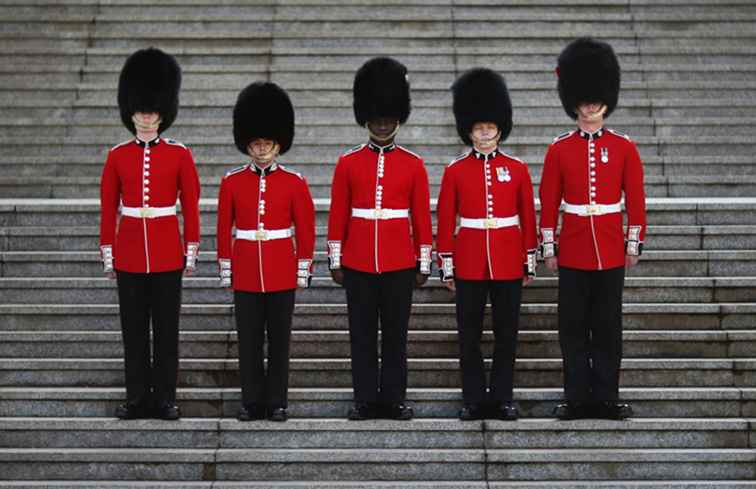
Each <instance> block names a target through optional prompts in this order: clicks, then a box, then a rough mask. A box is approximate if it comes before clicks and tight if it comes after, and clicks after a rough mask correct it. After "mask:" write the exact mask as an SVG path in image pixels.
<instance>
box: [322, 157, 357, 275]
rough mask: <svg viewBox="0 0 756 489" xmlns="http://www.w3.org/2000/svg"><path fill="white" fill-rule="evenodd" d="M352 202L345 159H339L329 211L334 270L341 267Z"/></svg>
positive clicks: (329, 250)
mask: <svg viewBox="0 0 756 489" xmlns="http://www.w3.org/2000/svg"><path fill="white" fill-rule="evenodd" d="M351 203H352V196H351V194H350V190H349V175H348V172H347V167H346V164H345V163H344V160H343V159H339V161H338V163H336V169H335V170H334V172H333V183H332V184H331V208H330V211H329V213H328V261H329V267H330V268H331V269H332V270H335V269H338V268H341V244H342V242H343V241H344V239H345V238H346V234H347V225H348V224H349V218H350V215H351V211H352V208H351V205H352V204H351Z"/></svg>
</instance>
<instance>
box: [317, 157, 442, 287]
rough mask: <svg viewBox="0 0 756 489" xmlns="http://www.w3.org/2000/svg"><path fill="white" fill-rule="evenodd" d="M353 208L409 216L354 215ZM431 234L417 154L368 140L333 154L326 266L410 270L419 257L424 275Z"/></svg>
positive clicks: (422, 168)
mask: <svg viewBox="0 0 756 489" xmlns="http://www.w3.org/2000/svg"><path fill="white" fill-rule="evenodd" d="M355 208H357V209H369V210H374V209H377V210H378V211H381V210H386V211H389V212H392V211H402V210H404V211H406V210H409V218H407V217H399V218H392V219H381V218H379V219H366V218H363V217H355V216H353V215H352V212H353V211H352V210H353V209H355ZM376 212H377V211H376ZM378 214H380V212H378ZM410 224H411V226H410ZM432 234H433V231H432V226H431V215H430V192H429V189H428V174H427V173H426V171H425V165H424V164H423V160H422V159H421V158H420V157H419V156H417V155H416V154H414V153H412V152H411V151H408V150H406V149H405V148H403V147H401V146H398V145H396V144H391V145H389V146H386V147H383V148H381V147H379V146H376V145H375V144H373V143H368V144H365V145H362V146H358V147H356V148H354V149H352V150H351V151H349V152H347V153H346V154H344V155H342V156H341V157H340V158H339V161H338V163H337V164H336V169H335V171H334V174H333V185H332V187H331V211H330V214H329V216H328V256H329V259H330V266H331V268H332V269H336V268H340V267H341V265H344V266H346V267H348V268H351V269H354V270H359V271H362V272H368V273H382V272H391V271H395V270H403V269H407V268H415V267H416V266H417V265H418V260H419V261H420V263H419V265H420V271H421V272H422V273H425V274H429V273H430V262H431V249H432V246H433V237H432Z"/></svg>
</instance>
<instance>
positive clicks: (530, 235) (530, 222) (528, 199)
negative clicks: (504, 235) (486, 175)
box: [518, 165, 538, 275]
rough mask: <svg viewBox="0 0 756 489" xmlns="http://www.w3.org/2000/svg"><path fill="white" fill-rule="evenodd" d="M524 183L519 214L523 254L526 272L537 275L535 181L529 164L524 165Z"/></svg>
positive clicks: (522, 184)
mask: <svg viewBox="0 0 756 489" xmlns="http://www.w3.org/2000/svg"><path fill="white" fill-rule="evenodd" d="M522 173H523V176H522V183H521V184H520V185H521V186H520V193H519V202H518V208H519V216H520V229H521V230H522V247H523V250H522V251H523V256H524V257H525V272H526V273H527V274H528V275H535V267H536V262H535V260H536V248H537V247H538V238H537V237H536V217H535V202H534V199H533V182H532V181H531V180H530V172H529V171H528V167H527V165H523V169H522Z"/></svg>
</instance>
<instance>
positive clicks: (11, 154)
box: [0, 0, 756, 489]
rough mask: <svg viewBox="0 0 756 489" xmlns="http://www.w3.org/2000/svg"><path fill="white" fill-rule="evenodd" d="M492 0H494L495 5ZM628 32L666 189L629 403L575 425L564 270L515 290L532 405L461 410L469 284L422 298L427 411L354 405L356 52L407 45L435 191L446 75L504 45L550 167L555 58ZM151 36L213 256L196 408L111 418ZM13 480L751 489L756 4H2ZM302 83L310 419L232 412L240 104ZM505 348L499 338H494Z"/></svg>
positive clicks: (514, 143)
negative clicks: (243, 92) (330, 246)
mask: <svg viewBox="0 0 756 489" xmlns="http://www.w3.org/2000/svg"><path fill="white" fill-rule="evenodd" d="M487 4H493V5H492V6H491V5H487ZM586 34H590V35H593V36H596V37H599V38H602V39H605V40H608V41H610V42H611V43H612V44H613V45H614V47H615V49H616V51H617V54H618V56H619V57H620V61H621V64H622V67H623V92H622V95H621V98H620V108H619V109H618V110H617V111H616V113H615V114H614V115H613V116H612V118H611V120H610V126H611V127H613V128H616V129H618V130H620V131H622V132H626V133H628V134H630V135H631V136H632V137H633V139H634V140H635V141H636V142H637V144H638V146H639V149H640V151H641V155H642V156H643V159H644V162H645V168H646V185H647V193H648V195H649V201H648V218H649V224H650V226H649V232H648V238H647V251H646V253H645V254H644V257H643V260H642V261H641V264H640V265H639V266H638V267H637V268H635V269H633V270H632V271H630V273H629V274H628V279H627V280H626V285H627V287H626V290H625V306H624V310H625V329H626V332H625V344H624V345H625V360H624V362H623V371H622V376H623V379H622V397H623V398H624V399H627V400H629V401H630V402H632V403H633V406H634V408H635V410H636V414H637V415H636V417H635V418H633V419H631V420H628V421H625V422H611V421H598V420H591V421H588V420H586V421H575V422H558V421H555V420H554V419H553V418H551V417H550V410H551V408H552V406H553V404H554V403H555V402H556V401H557V400H559V399H560V397H561V360H560V353H559V345H558V339H557V334H556V303H555V301H556V278H555V277H553V276H551V275H550V274H549V273H548V272H546V271H545V270H539V272H540V277H539V278H538V279H537V281H536V283H535V284H534V285H532V286H530V287H529V288H528V289H527V291H526V293H525V295H524V301H523V308H522V314H523V317H522V332H521V334H520V341H519V345H518V360H517V376H516V385H517V389H516V398H517V400H518V401H519V403H520V405H521V408H522V412H523V418H522V419H521V420H520V421H518V422H515V423H505V422H498V421H481V422H465V423H463V422H459V421H457V420H456V418H455V415H456V411H457V409H458V407H459V405H460V402H461V393H460V391H459V374H458V365H457V360H456V354H457V353H456V333H455V323H454V307H453V303H452V296H451V295H450V294H449V293H448V292H447V291H446V290H445V289H443V288H442V287H441V286H440V284H439V282H438V281H437V280H431V281H430V282H429V284H428V285H427V286H426V287H424V288H423V289H421V290H418V291H417V292H416V295H415V304H414V306H413V308H414V310H413V315H412V319H411V323H410V329H411V331H410V336H409V337H410V343H409V351H410V390H409V400H410V402H411V403H412V404H413V405H414V406H415V409H416V413H417V418H416V419H415V420H413V421H411V422H404V423H402V422H390V421H371V422H364V423H350V422H347V421H345V420H344V415H345V413H346V410H347V407H348V405H349V403H350V401H351V389H350V370H349V344H348V333H347V327H346V306H345V303H344V302H345V297H344V292H343V291H342V290H341V289H339V288H337V287H336V286H335V285H334V284H333V283H332V282H331V281H330V279H329V278H328V273H327V270H326V263H325V256H324V251H325V238H324V233H325V222H326V216H327V209H328V201H327V197H328V193H329V185H330V178H331V174H332V169H333V164H334V162H335V161H336V158H337V157H338V155H339V154H340V153H341V152H342V151H343V150H345V149H346V148H348V147H350V146H352V145H354V144H358V143H360V142H362V141H363V140H364V138H365V135H364V134H363V131H361V130H360V129H359V128H357V127H355V125H354V123H353V116H352V110H351V83H352V77H353V74H354V71H355V70H356V68H357V67H358V66H359V65H360V64H361V63H362V62H363V61H364V60H366V59H367V58H369V57H371V56H375V55H391V56H396V57H397V58H399V59H401V60H402V61H403V62H405V63H406V64H407V66H408V67H409V70H410V76H411V81H412V89H413V106H414V111H413V114H412V116H411V118H410V120H409V122H408V124H407V127H405V128H404V129H403V131H402V133H401V135H400V140H401V143H402V144H405V145H407V146H408V147H410V148H411V149H412V150H414V151H416V152H418V153H420V154H421V155H423V156H424V157H425V160H426V165H427V168H428V171H429V174H430V177H431V184H432V186H433V189H432V196H433V197H435V196H436V195H437V191H438V184H439V181H440V176H441V173H442V171H443V168H444V166H445V165H446V163H447V162H448V161H449V160H450V159H451V158H452V157H453V156H454V155H456V154H458V153H459V152H460V150H461V149H462V148H461V146H460V145H459V143H458V141H457V137H456V132H455V129H454V126H453V120H452V114H451V96H450V93H449V91H448V87H449V86H450V84H451V82H452V81H453V80H454V79H455V77H456V76H457V75H458V74H459V73H461V72H462V71H464V70H465V69H467V68H469V67H472V66H476V65H485V66H489V67H493V68H495V69H498V70H500V71H501V72H502V73H503V74H504V75H505V76H506V78H507V81H508V83H509V86H510V90H511V93H512V99H513V103H514V106H515V129H514V132H513V134H512V136H511V139H510V140H509V141H508V142H507V144H506V145H505V150H506V151H507V152H509V153H512V154H514V155H516V156H519V157H521V158H523V159H524V160H525V161H527V162H528V163H529V165H530V169H531V174H532V176H533V179H534V183H535V184H536V185H537V184H538V182H539V175H540V170H541V165H542V161H543V154H544V151H545V148H546V145H547V144H548V143H549V142H550V141H551V139H552V138H553V137H554V136H555V135H557V134H559V133H561V132H563V131H564V130H566V129H568V128H569V127H570V121H569V119H567V117H566V116H565V115H564V113H563V111H562V109H561V106H560V104H559V100H558V98H557V95H556V90H555V85H556V80H555V77H554V73H553V69H554V65H555V60H556V56H557V55H558V53H559V51H560V50H561V48H562V47H563V46H564V45H565V44H566V43H567V42H568V41H569V40H571V39H573V38H575V37H577V36H579V35H586ZM149 45H155V46H158V47H161V48H164V49H166V50H167V51H169V52H171V53H173V54H175V55H176V56H177V57H178V58H179V60H180V62H181V63H182V66H183V69H184V84H183V87H184V88H183V91H182V94H181V101H182V106H181V110H180V112H179V116H178V120H177V122H176V124H175V126H174V127H173V128H171V131H170V133H169V134H167V136H169V137H174V138H176V139H178V140H180V141H183V142H185V143H187V144H188V145H189V146H190V147H191V148H192V150H193V152H194V155H195V158H196V160H197V163H198V169H199V172H200V174H201V178H202V184H203V197H204V199H203V202H202V221H203V231H204V237H203V243H202V256H201V259H200V267H199V273H198V274H197V276H196V277H194V278H190V279H185V281H184V284H185V288H184V294H183V297H184V306H183V316H182V323H181V327H182V333H181V370H180V388H179V393H178V395H179V404H180V405H181V407H182V409H183V412H184V418H183V419H182V420H181V421H179V422H162V421H154V420H140V421H116V420H115V419H114V418H113V417H112V413H113V409H114V408H115V406H116V405H117V404H118V403H120V402H121V401H122V399H123V396H124V393H123V388H122V384H123V373H122V360H121V343H120V330H119V325H118V314H117V312H118V311H117V305H116V304H117V301H116V294H115V288H114V283H113V282H111V281H108V280H107V279H104V278H103V277H102V275H101V273H100V269H101V266H100V263H99V261H98V254H97V246H98V243H97V240H98V230H97V225H98V202H97V199H96V197H97V195H98V183H99V175H100V172H101V168H102V164H103V161H104V158H105V154H106V151H107V149H108V148H109V147H110V146H112V145H114V144H116V143H118V142H120V141H122V140H125V139H127V138H128V136H129V135H128V133H126V131H125V129H123V128H122V126H121V125H120V122H119V119H118V116H117V107H116V106H115V87H116V83H117V76H118V72H119V70H120V68H121V66H122V64H123V61H124V59H125V57H126V56H127V55H128V54H129V53H131V52H132V51H133V50H135V49H137V48H141V47H146V46H149ZM0 46H2V48H3V49H1V50H0V107H1V108H2V109H1V110H0V148H1V149H2V151H0V487H9V488H10V487H12V488H16V489H19V488H23V489H31V488H35V489H42V488H98V489H99V488H106V487H107V488H117V489H127V488H128V489H131V488H142V489H167V488H181V489H184V488H198V489H200V488H201V489H211V488H213V489H231V488H255V489H259V488H279V489H284V488H285V489H294V488H297V489H304V488H340V489H347V488H349V489H351V488H379V489H399V488H427V489H430V488H433V489H435V488H444V489H472V488H476V489H483V488H500V489H502V488H526V489H530V488H533V489H535V488H564V489H578V488H579V489H587V488H612V489H618V488H664V489H690V488H721V489H734V488H749V489H753V488H756V198H754V197H756V165H755V164H754V163H756V161H755V160H754V156H753V155H754V154H756V136H755V135H754V134H755V132H754V131H756V91H754V89H755V88H756V81H754V80H756V78H754V75H756V57H754V55H756V1H754V0H722V1H716V2H710V1H702V0H659V1H654V0H594V1H583V0H563V1H556V0H538V1H530V2H525V1H522V0H495V1H493V2H477V1H474V0H457V1H454V2H450V1H448V0H446V1H445V0H410V1H399V0H383V1H377V0H359V1H353V2H350V1H347V0H285V1H284V0H282V1H278V2H274V1H271V0H267V1H265V0H260V1H243V0H220V1H218V0H216V1H212V2H211V1H209V0H170V1H164V2H148V1H146V0H57V1H55V0H27V1H23V2H22V1H21V0H0ZM256 79H269V80H272V81H275V82H277V83H280V84H281V85H282V86H284V87H285V88H286V89H287V90H289V91H290V93H291V96H292V99H293V101H294V103H295V106H296V110H297V136H296V139H295V145H294V147H293V149H292V151H291V152H290V153H289V154H287V155H286V157H285V158H284V159H283V161H284V162H286V163H290V164H291V167H293V168H295V169H297V170H299V171H301V172H303V173H304V174H305V175H306V176H307V178H308V181H309V182H310V185H311V188H312V191H313V194H314V196H315V197H316V200H317V202H316V208H317V212H318V223H319V227H318V243H319V244H318V247H317V249H318V251H319V252H318V255H317V257H316V279H315V280H314V286H313V288H312V289H309V290H306V291H301V292H299V293H298V296H297V307H296V313H295V317H294V333H293V336H292V374H291V385H292V388H291V391H290V403H291V406H290V414H291V415H292V419H291V420H290V421H289V422H287V423H284V424H274V423H269V422H256V423H238V422H237V421H236V420H235V419H234V415H235V413H236V409H237V407H238V403H239V398H240V393H239V390H238V372H237V356H236V355H237V350H236V347H237V346H236V334H235V328H234V324H233V313H232V306H231V295H230V293H229V292H228V291H225V290H221V289H218V288H217V287H216V283H217V281H216V279H215V263H214V260H215V253H214V250H215V240H214V236H213V235H214V222H215V221H214V212H215V196H216V192H217V188H218V183H219V180H220V177H221V175H223V173H224V172H225V171H226V170H228V169H230V168H232V167H234V166H236V165H238V164H240V163H241V162H242V161H243V159H242V157H241V155H239V154H238V152H237V151H236V150H235V148H234V146H233V142H232V137H231V129H230V119H231V109H232V107H233V104H234V102H235V98H236V94H237V93H238V91H239V90H240V89H241V88H242V87H243V86H245V85H246V84H247V83H249V82H251V81H252V80H256ZM484 342H485V343H486V348H487V349H489V350H490V342H491V336H490V333H487V334H485V335H484Z"/></svg>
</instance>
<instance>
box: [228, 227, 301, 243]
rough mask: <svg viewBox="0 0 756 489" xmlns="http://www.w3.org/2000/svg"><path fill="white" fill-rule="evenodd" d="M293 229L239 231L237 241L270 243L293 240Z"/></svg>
mask: <svg viewBox="0 0 756 489" xmlns="http://www.w3.org/2000/svg"><path fill="white" fill-rule="evenodd" d="M292 235H293V233H292V232H291V228H287V229H237V230H236V239H246V240H249V241H270V240H271V239H284V238H291V237H292Z"/></svg>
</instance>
